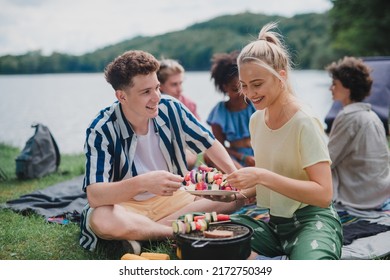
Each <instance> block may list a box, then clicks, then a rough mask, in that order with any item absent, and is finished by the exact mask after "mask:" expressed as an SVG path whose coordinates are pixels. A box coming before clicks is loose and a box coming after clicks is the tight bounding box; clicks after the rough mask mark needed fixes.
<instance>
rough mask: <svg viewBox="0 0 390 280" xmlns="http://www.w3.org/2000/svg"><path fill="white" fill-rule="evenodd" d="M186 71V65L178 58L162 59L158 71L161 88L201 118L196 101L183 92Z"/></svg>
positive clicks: (164, 92) (162, 91)
mask: <svg viewBox="0 0 390 280" xmlns="http://www.w3.org/2000/svg"><path fill="white" fill-rule="evenodd" d="M184 72H185V71H184V67H183V66H182V65H181V64H180V63H179V62H178V61H177V60H174V59H162V60H160V69H159V70H158V71H157V78H158V80H159V81H160V90H161V93H163V94H169V95H170V96H173V97H175V98H176V99H177V100H179V101H180V102H181V103H183V104H184V105H185V106H187V108H188V109H189V110H190V111H191V112H192V114H194V116H195V117H196V118H197V119H198V120H200V117H199V114H198V112H197V105H196V103H195V102H194V101H192V100H191V99H190V98H188V97H187V96H185V95H184V94H183V81H184Z"/></svg>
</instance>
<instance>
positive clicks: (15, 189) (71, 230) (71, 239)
mask: <svg viewBox="0 0 390 280" xmlns="http://www.w3.org/2000/svg"><path fill="white" fill-rule="evenodd" d="M19 153H20V149H18V148H15V147H11V146H8V145H5V144H2V143H0V169H1V170H2V171H3V172H4V174H5V176H6V177H7V178H6V180H1V177H0V204H3V203H5V202H7V201H8V200H11V199H16V198H18V197H20V196H21V195H24V194H28V193H31V192H33V191H36V190H39V189H44V188H47V187H49V186H51V185H54V184H56V183H59V182H62V181H66V180H69V179H72V178H74V177H76V176H79V175H81V174H83V173H84V156H83V155H82V154H73V155H65V154H64V155H61V164H60V167H59V170H58V172H56V173H53V174H50V175H48V176H45V177H43V178H40V179H32V180H18V179H17V178H16V175H15V168H16V166H15V158H16V157H17V155H18V154H19ZM0 221H1V223H0V260H89V259H99V260H106V259H114V260H115V259H120V257H121V256H122V255H123V254H124V253H126V252H124V251H123V249H122V247H121V246H120V244H119V243H118V242H117V243H115V242H114V243H112V242H111V243H106V244H102V246H100V247H98V248H97V249H96V251H95V252H90V251H87V250H84V249H83V248H82V247H81V246H80V245H79V234H80V228H79V225H78V224H76V223H70V224H67V225H60V224H54V223H48V222H46V221H45V219H44V218H43V217H41V216H39V215H37V214H34V213H28V214H24V215H21V214H19V213H16V212H14V211H12V210H9V209H5V208H0ZM143 251H145V252H160V253H167V254H169V255H170V256H171V259H175V258H176V257H175V255H174V246H173V244H172V243H171V241H166V242H149V243H148V242H147V243H146V244H144V248H143Z"/></svg>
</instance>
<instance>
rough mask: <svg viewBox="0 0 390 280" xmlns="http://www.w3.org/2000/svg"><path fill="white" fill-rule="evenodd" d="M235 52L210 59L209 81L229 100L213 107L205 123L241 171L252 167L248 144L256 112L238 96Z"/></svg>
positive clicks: (236, 52) (251, 150)
mask: <svg viewBox="0 0 390 280" xmlns="http://www.w3.org/2000/svg"><path fill="white" fill-rule="evenodd" d="M238 53H239V52H238V51H234V52H231V53H220V54H215V55H214V56H213V58H212V65H211V79H212V80H214V85H215V88H216V90H217V91H218V92H220V93H222V94H223V96H228V97H229V99H228V100H227V101H220V102H218V103H217V104H216V106H215V107H214V108H213V109H212V110H211V112H210V114H209V116H208V118H207V123H208V124H209V125H210V126H211V130H212V132H213V134H214V136H215V138H217V140H218V141H219V142H221V143H222V144H224V146H225V148H226V150H227V151H228V153H229V155H230V156H231V157H232V159H233V161H234V163H235V164H236V167H237V168H240V167H242V166H254V164H255V159H254V157H253V149H252V147H251V144H250V136H249V119H250V117H251V115H252V114H253V113H254V112H255V111H256V109H255V107H254V106H253V104H252V103H251V102H250V101H247V100H246V99H245V98H244V97H243V95H242V94H241V93H240V87H239V81H238V68H237V56H238ZM207 161H208V160H207V157H206V162H207ZM208 165H211V164H208Z"/></svg>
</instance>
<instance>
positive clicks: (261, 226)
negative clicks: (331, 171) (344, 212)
mask: <svg viewBox="0 0 390 280" xmlns="http://www.w3.org/2000/svg"><path fill="white" fill-rule="evenodd" d="M231 220H232V221H234V222H238V223H242V224H245V225H248V226H250V227H252V228H253V230H254V234H253V236H252V241H251V246H252V250H253V251H255V252H256V253H258V254H260V255H264V256H267V257H276V256H281V255H287V256H288V258H289V259H292V260H321V259H323V260H337V259H340V256H341V248H342V244H343V234H342V227H341V222H340V219H339V217H338V215H337V212H336V211H335V209H334V208H333V206H330V207H329V208H320V207H316V206H310V205H309V206H306V207H304V208H302V209H299V210H297V211H296V212H295V213H294V215H293V217H292V218H280V217H275V216H271V217H270V220H269V222H268V223H266V222H264V221H262V220H255V219H253V218H251V217H249V216H246V215H237V216H235V215H232V216H231Z"/></svg>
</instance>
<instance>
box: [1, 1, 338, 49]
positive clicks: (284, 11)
mask: <svg viewBox="0 0 390 280" xmlns="http://www.w3.org/2000/svg"><path fill="white" fill-rule="evenodd" d="M0 7H1V8H0V56H2V55H6V54H12V55H16V54H24V53H26V52H28V51H35V50H41V51H42V52H43V54H46V55H49V54H51V53H52V52H54V51H55V52H61V53H68V54H74V55H80V54H84V53H87V52H92V51H95V50H96V49H98V48H102V47H106V46H108V45H112V44H116V43H119V42H121V41H123V40H126V39H131V38H133V37H135V36H138V35H141V36H154V35H158V34H164V33H166V32H171V31H178V30H182V29H184V28H186V27H188V26H190V25H192V24H194V23H197V22H203V21H206V20H209V19H212V18H214V17H217V16H220V15H227V14H238V13H241V12H246V11H249V12H252V13H263V14H267V15H281V16H286V17H291V16H294V15H296V14H302V13H308V12H315V13H323V12H325V11H327V10H329V9H330V8H331V7H332V4H331V1H330V0H0Z"/></svg>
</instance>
